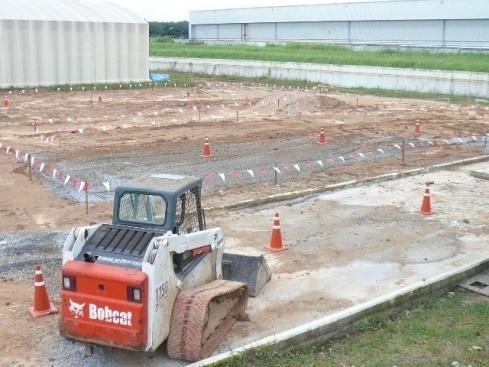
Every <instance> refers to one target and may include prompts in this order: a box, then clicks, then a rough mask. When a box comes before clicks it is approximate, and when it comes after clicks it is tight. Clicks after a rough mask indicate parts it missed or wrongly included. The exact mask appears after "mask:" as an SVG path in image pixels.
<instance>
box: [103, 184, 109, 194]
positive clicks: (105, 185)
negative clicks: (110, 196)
mask: <svg viewBox="0 0 489 367" xmlns="http://www.w3.org/2000/svg"><path fill="white" fill-rule="evenodd" d="M102 185H103V186H104V187H105V189H106V190H107V192H109V191H110V182H104V183H102Z"/></svg>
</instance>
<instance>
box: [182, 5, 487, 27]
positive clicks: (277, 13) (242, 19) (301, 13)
mask: <svg viewBox="0 0 489 367" xmlns="http://www.w3.org/2000/svg"><path fill="white" fill-rule="evenodd" d="M298 1H300V0H298ZM431 19H489V6H488V1H487V0H465V1H461V0H390V1H389V0H388V1H385V0H384V1H379V0H377V1H364V2H360V1H353V2H352V1H350V2H342V3H330V4H316V5H289V6H287V5H284V6H268V7H255V8H237V9H217V10H199V11H192V12H190V23H191V24H224V23H269V22H318V21H331V22H333V21H375V20H431Z"/></svg>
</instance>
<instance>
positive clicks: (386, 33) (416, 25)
mask: <svg viewBox="0 0 489 367" xmlns="http://www.w3.org/2000/svg"><path fill="white" fill-rule="evenodd" d="M442 36H443V22H442V21H441V20H418V21H381V22H372V21H369V22H352V23H351V41H352V42H358V43H374V44H384V43H385V44H402V45H425V46H430V47H438V46H441V43H442V42H441V41H442Z"/></svg>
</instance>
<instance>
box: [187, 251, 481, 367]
mask: <svg viewBox="0 0 489 367" xmlns="http://www.w3.org/2000/svg"><path fill="white" fill-rule="evenodd" d="M487 269H489V258H485V259H483V260H478V261H474V262H472V263H470V264H468V265H465V266H462V267H460V268H457V269H455V270H452V271H449V272H447V273H444V274H441V275H438V276H436V277H434V278H431V279H429V280H426V281H419V282H417V283H415V284H413V285H411V286H408V287H404V288H402V289H400V290H397V291H394V292H391V293H389V294H387V295H384V296H380V297H377V298H375V299H373V300H371V301H368V302H365V303H362V304H360V305H357V306H353V307H350V308H348V309H346V310H343V311H340V312H337V313H334V314H331V315H328V316H325V317H323V318H321V319H318V320H315V321H312V322H309V323H306V324H304V325H300V326H298V327H295V328H292V329H289V330H286V331H283V332H281V333H278V334H275V335H272V336H269V337H266V338H263V339H261V340H258V341H256V342H252V343H249V344H246V345H244V346H242V347H239V348H236V349H233V350H231V351H229V352H225V353H221V354H218V355H215V356H211V357H209V358H207V359H204V360H202V361H199V362H195V363H193V364H191V365H190V366H192V367H201V366H212V365H214V364H215V363H218V362H224V361H226V360H229V359H231V358H233V357H235V356H237V355H239V354H242V353H244V352H246V351H248V350H251V349H255V348H262V347H270V348H272V349H274V350H285V349H288V348H291V347H296V346H304V345H309V344H313V343H320V342H325V341H327V340H328V339H331V338H333V337H339V336H341V335H344V334H346V333H347V332H348V331H349V330H351V329H352V328H354V327H355V326H356V325H357V324H358V322H359V321H360V320H361V319H363V318H365V317H367V316H370V315H374V314H377V313H379V312H382V311H388V310H392V309H397V308H403V307H406V306H407V305H408V304H410V303H412V302H414V301H416V300H419V299H421V298H423V297H425V296H427V295H432V294H434V295H440V294H443V293H445V292H447V291H449V290H450V289H453V288H454V287H455V286H456V285H457V284H459V283H460V282H461V281H462V280H464V279H466V278H469V277H471V276H473V275H475V274H477V273H479V272H482V271H484V270H487Z"/></svg>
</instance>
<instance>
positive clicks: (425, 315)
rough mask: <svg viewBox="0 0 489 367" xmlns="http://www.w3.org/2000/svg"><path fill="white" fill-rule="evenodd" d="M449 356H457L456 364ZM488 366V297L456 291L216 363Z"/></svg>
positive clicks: (325, 366)
mask: <svg viewBox="0 0 489 367" xmlns="http://www.w3.org/2000/svg"><path fill="white" fill-rule="evenodd" d="M454 362H458V363H459V364H456V363H454ZM452 365H453V366H469V365H471V366H473V367H476V366H489V302H488V301H487V299H486V298H484V297H482V296H476V295H474V294H469V293H462V292H457V293H456V294H454V295H452V296H444V297H441V298H435V297H432V298H428V299H426V300H425V301H424V302H423V303H422V304H421V305H420V306H418V307H416V308H414V309H412V310H410V311H406V312H404V313H403V314H402V315H401V316H398V317H397V318H394V317H392V316H389V315H386V314H382V315H380V316H376V317H373V318H368V319H365V320H363V321H362V322H361V323H360V325H359V330H358V331H357V332H355V333H354V334H353V335H349V336H346V337H344V338H341V339H337V340H333V341H331V342H329V343H327V344H323V345H316V346H314V347H306V348H301V349H295V350H292V351H289V352H284V353H276V352H273V351H271V350H268V349H263V350H258V351H253V352H249V353H247V354H244V355H242V356H239V357H236V358H234V359H233V360H231V361H229V362H226V363H221V364H219V366H222V367H224V366H226V367H241V366H254V367H260V366H267V367H273V366H277V367H278V366H280V367H285V366H294V367H295V366H297V367H303V366H308V367H309V366H315V367H330V366H331V367H333V366H335V367H336V366H375V367H380V366H389V367H392V366H398V367H401V366H406V367H408V366H409V367H415V366H452Z"/></svg>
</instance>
